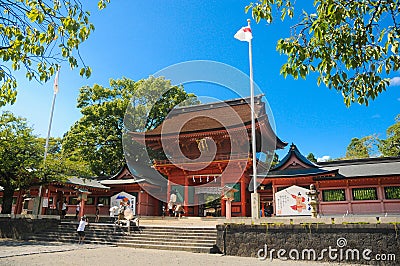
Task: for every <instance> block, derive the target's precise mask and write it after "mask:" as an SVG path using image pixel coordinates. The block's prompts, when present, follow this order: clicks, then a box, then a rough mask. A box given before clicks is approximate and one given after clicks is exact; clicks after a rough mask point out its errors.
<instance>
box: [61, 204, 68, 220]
mask: <svg viewBox="0 0 400 266" xmlns="http://www.w3.org/2000/svg"><path fill="white" fill-rule="evenodd" d="M66 214H67V201H66V200H64V202H63V204H62V207H61V218H65V215H66Z"/></svg>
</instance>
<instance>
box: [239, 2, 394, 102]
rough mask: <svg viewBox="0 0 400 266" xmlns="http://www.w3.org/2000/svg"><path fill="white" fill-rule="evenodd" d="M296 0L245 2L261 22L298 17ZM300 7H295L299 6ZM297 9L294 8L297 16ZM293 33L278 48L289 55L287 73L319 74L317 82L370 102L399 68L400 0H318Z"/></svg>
mask: <svg viewBox="0 0 400 266" xmlns="http://www.w3.org/2000/svg"><path fill="white" fill-rule="evenodd" d="M300 4H301V3H299V1H297V2H296V1H294V0H258V1H256V3H251V4H250V5H248V6H247V7H246V9H245V10H246V12H248V11H249V10H251V12H252V16H253V18H255V20H256V21H257V22H259V21H260V20H261V19H263V20H266V21H267V23H272V21H273V20H274V18H275V14H276V13H275V11H276V10H277V11H278V12H277V13H278V14H280V18H281V20H284V19H285V18H286V17H287V16H288V17H290V18H293V17H294V14H295V5H300ZM296 10H297V9H296ZM295 17H298V16H297V13H296V16H295ZM299 18H300V19H299V20H300V21H296V24H295V25H294V26H293V27H292V30H291V32H292V36H290V37H288V38H284V39H280V40H279V41H278V44H277V50H278V51H279V52H280V53H283V54H285V55H287V56H288V59H287V62H286V63H285V64H284V65H283V66H282V68H281V74H283V76H284V77H286V76H287V75H292V76H293V77H294V78H295V79H297V78H298V77H302V78H304V79H305V78H306V76H307V75H309V74H310V73H311V72H316V73H318V74H319V77H318V80H317V83H318V85H319V84H320V83H324V84H325V85H326V86H327V87H328V88H330V89H336V90H337V91H338V92H340V93H341V94H342V95H343V97H344V102H345V104H346V105H347V106H349V105H350V104H351V103H354V102H358V103H359V104H365V105H368V101H369V100H373V99H375V98H376V97H377V96H378V95H379V93H381V92H382V91H384V90H386V88H387V87H388V85H389V78H386V77H387V75H389V74H391V73H393V72H394V71H397V70H399V69H400V55H399V43H400V42H399V41H400V40H399V39H400V1H399V0H380V1H375V0H354V1H348V0H336V1H334V0H327V1H321V0H314V8H312V11H311V12H306V11H304V10H303V11H302V14H299Z"/></svg>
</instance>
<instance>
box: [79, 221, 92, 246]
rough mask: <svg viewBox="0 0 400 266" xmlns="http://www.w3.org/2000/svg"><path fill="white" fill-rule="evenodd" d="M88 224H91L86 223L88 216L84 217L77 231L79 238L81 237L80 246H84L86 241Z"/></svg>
mask: <svg viewBox="0 0 400 266" xmlns="http://www.w3.org/2000/svg"><path fill="white" fill-rule="evenodd" d="M88 224H89V223H88V222H87V221H86V216H82V217H81V221H80V222H79V225H78V229H76V231H77V232H78V236H79V241H78V244H81V245H83V243H84V241H85V227H86V225H88Z"/></svg>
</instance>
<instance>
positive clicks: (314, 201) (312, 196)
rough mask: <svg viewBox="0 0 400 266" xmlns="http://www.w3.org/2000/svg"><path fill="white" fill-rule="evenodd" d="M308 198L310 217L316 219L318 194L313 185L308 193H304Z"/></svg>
mask: <svg viewBox="0 0 400 266" xmlns="http://www.w3.org/2000/svg"><path fill="white" fill-rule="evenodd" d="M306 194H307V196H308V197H309V198H310V206H311V216H312V217H314V218H317V216H318V204H319V201H318V194H319V192H318V191H317V190H316V189H315V185H314V184H311V185H310V191H309V192H307V193H306Z"/></svg>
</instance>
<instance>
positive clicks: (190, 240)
mask: <svg viewBox="0 0 400 266" xmlns="http://www.w3.org/2000/svg"><path fill="white" fill-rule="evenodd" d="M76 228H77V223H76V222H73V223H72V222H62V223H60V224H59V225H57V226H56V227H53V228H50V229H48V230H47V231H42V232H39V233H36V234H34V235H30V236H29V237H28V238H27V240H35V241H44V242H67V243H77V241H78V235H77V232H76ZM85 233H86V239H85V243H90V244H104V245H116V246H124V247H133V248H150V249H163V250H182V251H190V252H196V253H218V250H217V249H216V247H215V244H216V240H217V230H216V228H215V227H214V228H210V227H207V228H204V227H193V226H190V227H189V226H176V225H172V226H159V225H151V226H147V225H146V226H140V227H139V228H138V227H131V231H130V233H128V230H127V228H126V227H115V226H113V225H112V224H105V223H104V224H100V223H98V224H95V223H91V224H89V226H87V227H86V229H85Z"/></svg>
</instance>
